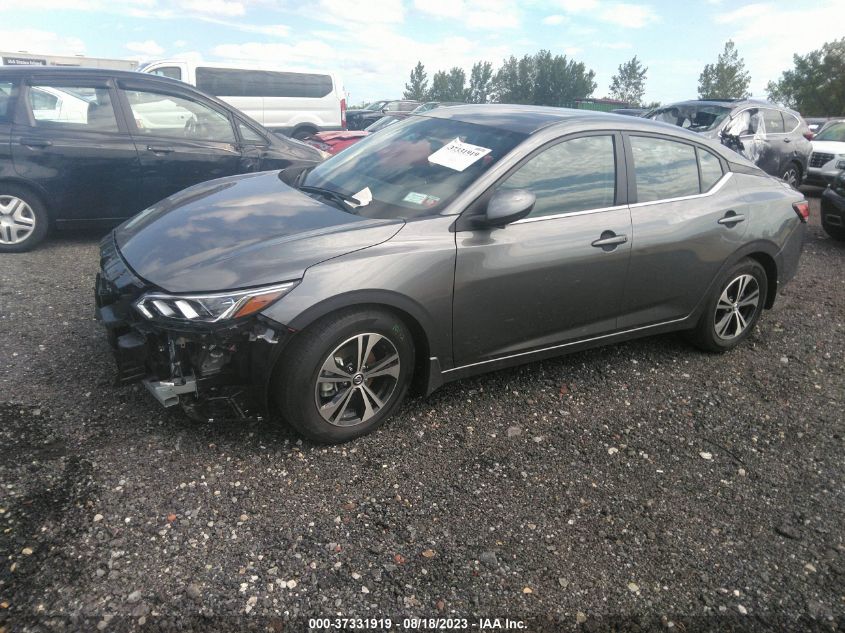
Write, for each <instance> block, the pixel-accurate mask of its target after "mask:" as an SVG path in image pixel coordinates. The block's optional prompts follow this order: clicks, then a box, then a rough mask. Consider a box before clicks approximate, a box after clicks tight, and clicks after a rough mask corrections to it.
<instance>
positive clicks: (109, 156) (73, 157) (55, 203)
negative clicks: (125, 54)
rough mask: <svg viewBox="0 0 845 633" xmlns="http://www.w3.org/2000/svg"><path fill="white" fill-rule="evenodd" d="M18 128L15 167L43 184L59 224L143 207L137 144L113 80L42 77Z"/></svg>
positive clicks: (109, 217) (109, 219) (104, 219)
mask: <svg viewBox="0 0 845 633" xmlns="http://www.w3.org/2000/svg"><path fill="white" fill-rule="evenodd" d="M28 84H29V85H25V86H23V90H22V97H23V104H24V108H23V110H24V116H23V120H19V121H18V122H17V123H16V124H15V125H14V127H13V128H12V137H11V138H12V145H11V147H12V159H13V162H14V166H15V172H16V173H17V174H18V175H19V176H21V177H22V178H24V179H26V180H29V181H31V182H35V183H37V184H38V185H40V186H41V187H42V188H43V189H44V190H45V192H46V193H47V200H46V202H47V203H48V207H49V209H50V211H51V215H52V216H53V217H54V218H55V219H56V221H57V223H59V224H65V223H74V222H81V221H85V222H86V223H90V222H92V221H97V222H101V223H104V224H107V223H112V224H113V223H114V222H115V221H116V220H118V219H120V218H122V217H126V216H127V215H131V214H132V213H135V212H137V211H140V210H141V209H142V208H143V207H142V206H139V204H138V196H139V192H140V190H141V178H140V176H141V170H140V163H139V161H138V154H137V152H136V151H135V144H134V143H133V142H132V138H131V137H130V136H129V133H128V130H127V129H126V124H125V122H124V121H123V119H122V117H121V116H120V112H119V110H117V109H116V108H115V107H114V95H115V92H114V90H113V89H112V88H110V87H109V82H108V81H107V80H96V81H84V80H82V79H55V80H51V79H49V78H47V77H42V76H41V75H39V76H38V78H37V79H35V78H33V79H32V80H31V81H30V82H28Z"/></svg>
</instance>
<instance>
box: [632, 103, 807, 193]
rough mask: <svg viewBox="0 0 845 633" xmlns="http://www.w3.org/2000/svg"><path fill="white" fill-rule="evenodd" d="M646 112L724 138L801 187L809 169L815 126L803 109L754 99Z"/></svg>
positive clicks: (768, 170) (679, 105)
mask: <svg viewBox="0 0 845 633" xmlns="http://www.w3.org/2000/svg"><path fill="white" fill-rule="evenodd" d="M646 118H649V119H652V120H654V121H661V122H664V123H670V124H672V125H677V126H680V127H683V128H685V129H688V130H690V131H692V132H698V133H699V134H702V135H704V136H707V137H708V138H713V139H717V140H719V139H722V140H723V142H725V143H726V144H727V145H728V146H729V147H731V148H732V149H735V150H736V151H738V152H740V153H741V154H742V155H744V156H745V157H746V158H748V159H749V160H750V161H751V162H753V163H754V164H755V165H757V166H758V167H760V169H762V170H763V171H765V172H766V173H767V174H770V175H772V176H776V177H778V178H781V179H783V180H784V181H786V182H788V183H789V184H790V185H792V186H793V187H798V186H799V185H800V184H801V183H802V182H803V179H804V178H805V177H806V175H807V165H808V163H809V158H810V152H811V147H810V142H809V140H808V139H807V137H806V136H805V134H809V129H808V128H807V125H806V124H805V123H804V121H802V120H801V117H800V116H799V114H798V113H797V112H794V111H792V110H788V109H786V108H781V107H780V106H776V105H774V104H772V103H767V102H765V101H756V100H752V99H711V100H699V101H684V102H681V103H673V104H671V105H667V106H663V107H661V108H657V109H656V110H652V111H651V112H649V113H648V114H647V115H646Z"/></svg>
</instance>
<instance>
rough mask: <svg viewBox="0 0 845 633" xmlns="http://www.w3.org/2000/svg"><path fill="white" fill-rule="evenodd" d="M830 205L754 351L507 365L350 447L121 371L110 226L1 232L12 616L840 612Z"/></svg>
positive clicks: (218, 625)
mask: <svg viewBox="0 0 845 633" xmlns="http://www.w3.org/2000/svg"><path fill="white" fill-rule="evenodd" d="M813 205H814V213H815V218H814V219H815V224H816V226H811V227H810V231H809V233H808V240H807V244H806V247H805V252H804V256H803V259H802V263H801V268H800V272H799V275H798V277H797V279H796V280H795V281H793V282H792V283H791V284H790V285H788V286H787V287H786V289H785V290H784V292H783V294H782V296H781V297H780V298H779V300H778V303H777V305H776V307H775V309H774V310H771V311H769V312H767V313H766V314H765V315H764V317H763V319H762V321H761V323H760V325H759V327H758V329H757V331H756V332H754V334H753V336H752V337H751V339H750V340H749V341H748V342H747V344H745V345H743V346H742V347H741V348H740V349H738V350H736V351H735V352H733V353H730V354H727V355H724V356H712V355H706V354H703V353H700V352H697V351H695V350H693V349H692V348H690V347H688V346H687V345H686V344H684V342H683V341H682V340H681V339H680V337H677V336H671V335H670V336H661V337H654V338H650V339H644V340H640V341H635V342H631V343H626V344H622V345H616V346H612V347H608V348H604V349H598V350H593V351H589V352H583V353H578V354H574V355H571V356H568V357H564V358H560V359H556V360H550V361H547V362H542V363H536V364H532V365H528V366H524V367H521V368H517V369H513V370H508V371H501V372H498V373H494V374H489V375H485V376H481V377H478V378H475V379H470V380H466V381H463V382H461V383H458V384H452V385H448V386H446V387H445V388H443V389H441V390H439V391H438V392H436V393H435V394H434V395H432V396H430V397H428V398H425V399H421V398H420V399H415V400H412V401H410V402H409V403H408V404H407V405H406V406H405V407H404V409H403V410H402V412H401V413H400V414H399V415H398V417H397V418H396V419H395V420H394V421H393V422H392V423H390V424H388V425H387V426H386V427H384V428H383V429H382V430H381V431H379V432H377V433H376V434H375V435H373V436H370V437H366V438H364V439H361V440H358V441H356V442H354V443H351V444H347V445H344V446H338V447H332V448H325V447H322V446H315V445H310V444H308V443H301V442H300V441H298V439H297V437H296V436H295V435H293V434H292V433H291V432H290V431H288V430H287V429H286V428H284V427H281V426H280V425H278V424H276V423H274V422H273V421H272V420H267V421H262V422H252V423H243V424H232V423H229V424H217V425H209V424H199V425H198V424H194V423H191V422H189V421H188V420H187V419H186V418H184V417H183V416H182V415H180V414H177V413H170V412H166V411H164V410H163V409H161V408H160V407H159V406H158V405H157V404H155V403H154V402H153V400H152V398H151V397H149V396H148V395H147V394H146V393H145V392H144V391H143V390H142V389H140V388H138V387H120V388H118V387H115V386H113V384H112V376H113V369H114V367H113V364H112V359H111V357H110V354H109V348H108V345H107V342H106V339H105V336H104V333H103V332H102V331H101V328H100V327H99V326H98V324H97V323H96V322H95V321H94V319H93V318H92V312H93V309H92V284H93V277H94V274H95V271H96V269H97V246H96V242H97V241H96V237H95V236H91V235H87V236H70V237H68V236H64V237H59V238H57V239H54V240H52V241H50V242H48V243H47V244H46V245H45V246H44V247H42V248H39V249H38V250H36V251H35V252H32V253H28V254H24V255H18V256H4V257H2V266H0V400H2V403H0V482H2V487H0V528H2V534H0V554H1V555H2V558H3V560H2V569H0V631H2V632H3V633H6V632H8V633H11V632H12V631H15V632H17V631H53V630H56V631H58V630H69V631H70V630H72V631H96V630H105V631H120V630H132V629H139V628H140V629H143V630H184V631H187V630H196V631H200V630H202V631H208V630H227V631H232V630H243V629H254V630H272V631H280V630H292V631H296V630H303V629H304V628H305V627H306V624H307V620H306V619H305V618H307V617H309V616H310V617H313V616H323V617H333V616H335V615H337V614H340V615H343V616H347V617H352V616H355V617H368V618H369V617H373V618H375V617H380V618H385V617H389V618H392V620H393V622H394V626H396V625H397V624H398V625H399V628H401V625H402V618H404V617H409V616H439V617H468V618H470V620H469V622H468V626H469V627H470V629H471V630H494V629H493V628H492V625H491V626H479V623H478V622H477V620H476V618H478V617H487V618H495V617H498V618H511V619H514V620H521V621H523V622H524V623H525V626H526V627H527V628H528V630H570V629H576V628H582V629H583V630H587V631H591V630H596V631H597V630H652V629H669V628H673V627H674V629H675V630H680V631H685V630H686V631H691V630H712V629H719V630H790V631H797V630H836V629H837V627H843V626H845V534H843V525H845V458H843V454H845V439H843V432H845V429H843V426H845V425H843V402H845V275H843V272H845V244H841V243H836V242H834V241H832V240H830V239H828V238H827V237H826V236H825V235H824V234H823V233H822V232H821V230H820V229H819V228H818V226H817V224H818V216H817V213H818V200H817V199H816V200H814V202H813ZM483 624H484V623H482V625H483Z"/></svg>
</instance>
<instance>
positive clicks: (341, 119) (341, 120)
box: [340, 99, 346, 130]
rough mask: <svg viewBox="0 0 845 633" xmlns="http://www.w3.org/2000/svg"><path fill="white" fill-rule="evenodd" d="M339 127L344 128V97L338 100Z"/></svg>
mask: <svg viewBox="0 0 845 633" xmlns="http://www.w3.org/2000/svg"><path fill="white" fill-rule="evenodd" d="M340 127H341V128H342V129H344V130H345V129H346V99H341V100H340Z"/></svg>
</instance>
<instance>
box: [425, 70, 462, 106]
mask: <svg viewBox="0 0 845 633" xmlns="http://www.w3.org/2000/svg"><path fill="white" fill-rule="evenodd" d="M466 80H467V76H466V73H465V72H464V70H463V69H462V68H458V67H457V66H455V67H454V68H452V69H451V70H450V71H449V72H448V73H447V72H446V71H443V70H438V71H437V72H436V73H434V77H433V78H432V80H431V90H429V92H428V96H427V100H428V101H463V100H464V98H465V96H466V91H467V90H466V85H465V84H466Z"/></svg>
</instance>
